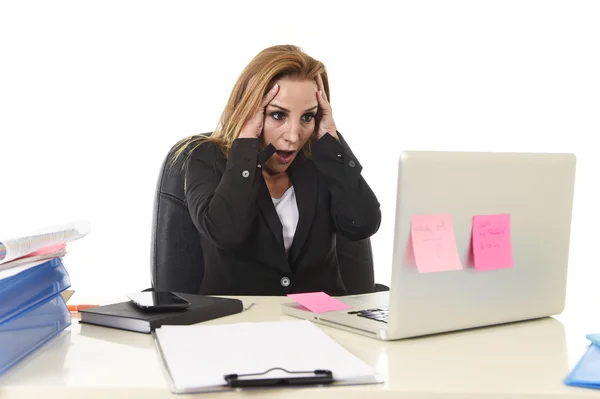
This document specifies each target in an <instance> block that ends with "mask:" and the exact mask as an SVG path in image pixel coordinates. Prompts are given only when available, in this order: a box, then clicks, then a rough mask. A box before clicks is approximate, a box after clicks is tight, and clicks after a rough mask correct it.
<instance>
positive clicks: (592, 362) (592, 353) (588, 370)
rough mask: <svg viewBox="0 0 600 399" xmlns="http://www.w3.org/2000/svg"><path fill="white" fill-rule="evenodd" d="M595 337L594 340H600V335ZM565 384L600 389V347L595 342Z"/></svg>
mask: <svg viewBox="0 0 600 399" xmlns="http://www.w3.org/2000/svg"><path fill="white" fill-rule="evenodd" d="M594 335H596V337H594V340H597V339H599V338H600V334H594ZM599 342H600V341H599ZM564 383H565V384H566V385H570V386H576V387H583V388H595V389H600V346H599V345H596V344H595V343H594V341H592V343H591V344H590V346H589V347H588V348H587V350H586V351H585V353H584V354H583V356H582V357H581V359H579V362H578V363H577V364H576V365H575V367H574V368H573V370H572V371H571V373H569V375H568V376H567V378H565V381H564Z"/></svg>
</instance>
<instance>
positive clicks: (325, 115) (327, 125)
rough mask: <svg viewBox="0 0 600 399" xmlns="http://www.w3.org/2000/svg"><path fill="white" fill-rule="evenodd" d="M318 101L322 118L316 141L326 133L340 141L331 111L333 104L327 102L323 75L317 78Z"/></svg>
mask: <svg viewBox="0 0 600 399" xmlns="http://www.w3.org/2000/svg"><path fill="white" fill-rule="evenodd" d="M317 86H318V90H317V94H316V95H317V101H318V102H319V113H320V114H321V118H320V121H319V126H318V128H317V130H316V139H317V140H318V139H320V138H321V137H323V136H324V135H325V133H329V134H330V135H332V136H333V137H334V138H335V139H336V140H339V138H338V135H337V128H336V126H335V121H334V120H333V113H332V111H331V104H329V101H328V100H327V94H325V88H324V87H323V79H322V78H321V75H319V76H317Z"/></svg>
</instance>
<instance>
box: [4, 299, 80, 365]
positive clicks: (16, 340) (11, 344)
mask: <svg viewBox="0 0 600 399" xmlns="http://www.w3.org/2000/svg"><path fill="white" fill-rule="evenodd" d="M69 325H71V313H70V312H69V310H68V309H67V305H66V304H65V301H64V300H63V299H62V296H60V294H57V295H55V296H54V297H51V298H49V299H47V300H46V301H44V302H40V303H38V304H37V305H35V306H33V307H30V308H28V309H27V310H26V311H24V312H21V313H19V314H18V316H17V317H13V318H11V319H10V320H9V321H7V322H5V323H2V324H0V374H2V373H4V372H5V371H6V370H8V369H9V368H11V367H12V366H14V365H15V364H17V363H18V362H19V361H21V360H22V359H24V358H25V357H27V356H28V355H29V354H31V353H32V352H34V351H35V350H36V349H38V348H40V347H41V346H43V345H44V344H45V343H46V342H48V341H49V340H50V339H52V338H54V337H55V336H57V335H58V334H60V332H61V331H63V330H64V329H65V328H67V327H68V326H69Z"/></svg>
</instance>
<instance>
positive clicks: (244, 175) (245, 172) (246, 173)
mask: <svg viewBox="0 0 600 399" xmlns="http://www.w3.org/2000/svg"><path fill="white" fill-rule="evenodd" d="M242 176H243V177H244V178H246V177H248V176H250V172H248V171H247V170H245V171H243V172H242Z"/></svg>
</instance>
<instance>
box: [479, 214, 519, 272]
mask: <svg viewBox="0 0 600 399" xmlns="http://www.w3.org/2000/svg"><path fill="white" fill-rule="evenodd" d="M473 260H474V261H475V270H477V271H487V270H496V269H506V268H510V267H513V256H512V244H511V238H510V215H509V214H506V213H505V214H499V215H478V216H473Z"/></svg>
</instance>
